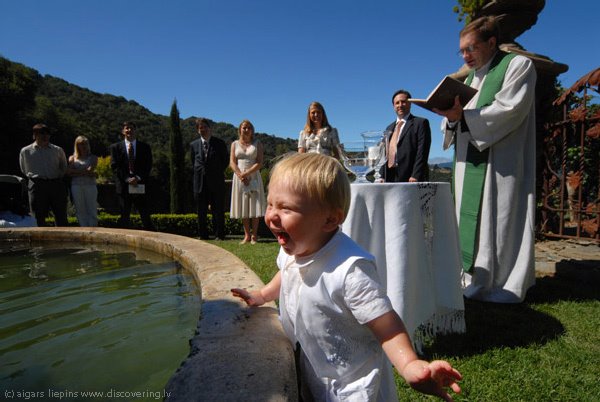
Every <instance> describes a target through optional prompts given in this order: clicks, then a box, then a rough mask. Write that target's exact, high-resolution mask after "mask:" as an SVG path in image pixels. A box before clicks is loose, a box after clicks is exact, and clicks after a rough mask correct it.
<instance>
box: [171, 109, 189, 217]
mask: <svg viewBox="0 0 600 402" xmlns="http://www.w3.org/2000/svg"><path fill="white" fill-rule="evenodd" d="M170 117H171V118H170V126H171V131H170V133H169V170H170V182H169V190H170V195H171V203H170V207H171V208H170V209H171V213H172V214H176V213H182V212H183V210H184V199H185V193H184V188H183V187H184V184H185V183H184V179H183V175H184V171H183V162H184V156H185V155H184V154H183V142H182V135H181V122H180V119H179V110H178V109H177V99H175V100H174V101H173V106H171V116H170Z"/></svg>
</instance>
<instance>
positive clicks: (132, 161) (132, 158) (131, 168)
mask: <svg viewBox="0 0 600 402" xmlns="http://www.w3.org/2000/svg"><path fill="white" fill-rule="evenodd" d="M127 158H128V159H129V173H131V174H133V171H134V168H135V154H134V153H133V144H132V143H131V142H130V143H129V145H128V146H127Z"/></svg>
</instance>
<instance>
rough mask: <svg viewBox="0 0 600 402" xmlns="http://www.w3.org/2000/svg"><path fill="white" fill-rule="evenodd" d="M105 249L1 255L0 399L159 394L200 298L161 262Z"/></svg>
mask: <svg viewBox="0 0 600 402" xmlns="http://www.w3.org/2000/svg"><path fill="white" fill-rule="evenodd" d="M107 247H109V248H106V249H99V248H98V247H97V246H95V245H94V246H87V245H86V246H78V247H64V245H63V246H61V248H56V246H53V247H52V248H50V247H48V246H42V247H33V248H29V249H12V250H0V392H1V395H0V400H11V399H12V400H62V401H75V400H77V401H86V400H89V401H91V400H123V401H147V400H162V399H163V398H164V397H165V396H166V395H165V394H164V386H165V385H166V383H167V381H168V379H169V378H170V377H171V375H172V374H173V373H174V372H175V370H176V369H177V368H178V367H179V365H180V364H181V362H182V361H183V360H184V359H185V358H186V357H187V355H188V353H189V343H188V341H189V339H191V338H192V336H193V335H194V331H195V329H196V324H197V322H198V318H199V314H200V291H199V290H198V288H197V287H196V285H195V283H194V280H193V278H192V276H191V275H190V274H188V273H186V272H185V270H184V269H182V268H181V267H180V266H179V265H178V264H177V263H176V262H173V261H169V260H167V259H166V257H164V256H161V255H159V254H155V253H149V252H147V251H138V250H133V251H132V250H131V249H125V248H123V249H121V250H119V249H118V248H117V247H114V246H107ZM0 248H1V247H0Z"/></svg>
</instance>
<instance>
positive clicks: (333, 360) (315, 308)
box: [277, 231, 396, 402]
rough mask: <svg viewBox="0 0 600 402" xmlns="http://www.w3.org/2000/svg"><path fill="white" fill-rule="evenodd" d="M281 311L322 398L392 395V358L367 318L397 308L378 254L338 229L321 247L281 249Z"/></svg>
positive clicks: (315, 391)
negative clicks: (297, 253) (298, 252)
mask: <svg viewBox="0 0 600 402" xmlns="http://www.w3.org/2000/svg"><path fill="white" fill-rule="evenodd" d="M277 265H278V267H279V269H280V270H281V291H280V298H279V306H280V314H281V320H282V324H283V327H284V330H285V332H286V334H287V336H288V337H289V338H290V340H291V341H292V343H293V344H294V345H295V344H296V342H298V343H300V345H301V347H302V350H303V352H304V354H305V359H307V360H308V363H309V365H310V367H312V370H313V372H312V373H311V372H310V371H308V370H307V371H305V372H303V373H302V376H303V380H304V381H306V382H307V383H308V385H309V387H310V389H311V392H312V394H313V397H314V398H315V400H317V401H320V400H327V401H332V400H333V401H335V400H353V401H361V402H362V401H393V400H396V388H395V384H394V379H393V373H392V369H391V364H390V363H389V361H388V360H387V357H386V356H385V354H384V353H383V350H382V348H381V345H380V344H379V342H378V340H377V339H376V338H375V336H374V335H373V333H372V332H371V330H370V329H369V328H368V327H367V326H366V325H364V324H366V323H368V322H370V321H372V320H374V319H375V318H377V317H380V316H381V315H383V314H385V313H387V312H389V311H391V310H392V306H391V303H390V300H389V299H388V297H387V296H386V295H385V291H384V289H383V288H382V286H381V285H380V284H379V279H378V277H377V272H376V269H375V264H374V259H373V257H372V256H371V255H370V254H368V253H367V252H365V251H364V250H363V249H361V248H360V247H359V246H358V245H357V244H356V243H354V241H353V240H351V239H350V238H349V237H348V236H347V235H345V234H344V233H342V232H341V231H339V232H338V233H336V234H335V236H334V237H333V238H332V239H331V240H330V241H329V242H328V243H327V244H326V245H325V246H324V247H323V248H322V249H321V250H319V251H318V252H317V253H315V254H313V255H311V256H308V257H304V258H298V259H296V258H295V257H294V256H290V255H287V254H286V253H285V252H284V251H283V249H280V252H279V255H278V257H277Z"/></svg>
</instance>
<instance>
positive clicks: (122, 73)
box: [0, 0, 600, 160]
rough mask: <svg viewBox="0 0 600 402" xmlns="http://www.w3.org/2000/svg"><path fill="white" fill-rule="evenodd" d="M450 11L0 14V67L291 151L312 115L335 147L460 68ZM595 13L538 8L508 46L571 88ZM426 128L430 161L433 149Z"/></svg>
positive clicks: (211, 4) (39, 8)
mask: <svg viewBox="0 0 600 402" xmlns="http://www.w3.org/2000/svg"><path fill="white" fill-rule="evenodd" d="M456 4H457V2H456V1H455V0H421V1H400V0H396V1H390V0H386V1H379V0H373V1H368V2H367V1H354V2H352V1H347V0H344V1H340V0H321V1H313V2H304V1H291V0H196V1H191V0H179V1H178V0H171V1H166V0H162V1H158V0H143V1H140V0H102V1H99V0H98V1H81V0H76V1H75V0H54V1H34V0H19V1H9V0H4V1H2V7H1V10H2V12H1V14H0V55H2V56H3V57H6V58H8V59H10V60H12V61H15V62H19V63H23V64H25V65H28V66H30V67H32V68H35V69H36V70H38V71H39V72H40V73H41V74H50V75H53V76H57V77H60V78H63V79H65V80H67V81H69V82H71V83H73V84H76V85H79V86H81V87H85V88H88V89H90V90H92V91H95V92H100V93H109V94H113V95H118V96H123V97H125V98H127V99H130V100H135V101H136V102H138V103H140V104H141V105H143V106H145V107H147V108H148V109H150V110H151V111H152V112H154V113H159V114H163V115H168V114H169V112H170V109H171V104H172V102H173V100H174V99H177V103H178V107H179V110H180V114H181V117H182V118H187V117H190V116H205V117H208V118H210V119H212V120H215V121H223V122H227V123H232V124H234V125H238V124H239V122H240V121H241V120H243V119H250V120H251V121H252V122H253V123H254V125H255V127H256V130H257V131H259V132H265V133H269V134H273V135H276V136H279V137H286V138H288V137H289V138H297V136H298V132H299V131H300V129H301V128H302V127H303V125H304V122H305V119H306V110H307V107H308V104H309V103H310V102H312V101H314V100H317V101H319V102H321V103H322V104H323V105H324V106H325V110H326V112H327V115H328V117H329V120H330V123H331V124H332V125H333V126H334V127H337V128H338V130H339V132H340V136H341V138H342V140H344V139H348V140H350V139H351V137H352V136H358V135H359V134H360V133H361V132H363V131H367V130H377V129H383V128H384V127H385V126H387V124H389V123H390V122H391V121H392V120H393V119H394V112H393V110H392V107H391V95H392V93H393V92H394V91H395V90H396V89H399V88H405V89H408V90H409V91H410V92H411V93H412V95H413V96H414V97H416V98H424V97H426V96H427V95H428V94H429V92H430V91H431V89H432V88H433V87H434V86H435V85H436V84H437V83H438V82H439V81H440V80H441V78H442V77H443V76H444V75H446V74H449V73H452V72H455V71H456V70H458V69H459V68H460V66H461V65H462V61H461V59H460V58H459V57H458V56H457V55H456V51H457V49H458V31H459V30H460V29H461V28H462V26H463V23H462V22H458V19H457V14H455V13H454V12H453V11H452V7H453V6H455V5H456ZM599 14H600V1H597V0H570V1H566V0H548V1H546V7H545V8H544V10H542V12H541V13H540V15H539V16H538V22H537V24H536V25H535V26H534V27H533V28H532V29H530V30H529V31H527V32H525V33H524V34H523V35H521V36H520V37H519V38H517V42H519V43H520V44H521V45H523V46H524V47H525V48H526V49H527V50H529V51H531V52H534V53H538V54H542V55H546V56H548V57H550V58H551V59H553V60H555V61H558V62H561V63H565V64H568V65H569V66H570V68H569V71H567V72H566V73H563V74H561V75H560V76H559V79H560V81H561V82H562V84H563V86H565V87H569V86H571V85H572V84H573V83H574V82H575V81H576V80H577V79H579V78H580V77H581V76H582V75H584V74H586V73H587V72H589V71H591V70H592V69H594V68H596V67H598V60H599V58H598V55H599V54H600V45H599V43H598V41H597V37H596V38H594V36H593V32H596V33H597V30H598V28H597V18H598V15H599ZM412 112H413V113H414V114H417V115H420V116H423V117H427V118H429V120H430V123H431V125H432V137H433V142H432V147H431V152H430V160H431V159H434V158H446V159H450V158H451V155H450V153H449V152H443V151H442V149H441V134H440V133H439V130H438V127H439V123H440V118H439V117H438V116H437V115H435V114H432V113H429V112H427V111H425V110H424V109H421V108H419V107H416V106H413V110H412Z"/></svg>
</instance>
